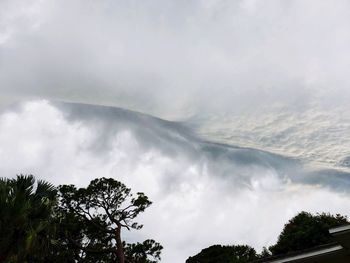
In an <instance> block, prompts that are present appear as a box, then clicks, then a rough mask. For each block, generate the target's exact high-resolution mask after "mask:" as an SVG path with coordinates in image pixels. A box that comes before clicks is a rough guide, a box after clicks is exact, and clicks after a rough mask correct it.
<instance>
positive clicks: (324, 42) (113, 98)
mask: <svg viewBox="0 0 350 263" xmlns="http://www.w3.org/2000/svg"><path fill="white" fill-rule="evenodd" d="M349 5H350V4H349V2H348V1H346V0H339V1H322V2H320V1H318V0H312V1H303V0H295V1H268V2H266V1H262V0H237V1H226V0H209V1H208V0H204V1H163V0H151V1H146V2H145V1H127V2H125V1H114V0H113V1H111V0H104V1H98V2H96V1H86V0H75V1H68V0H63V1H61V0H59V1H58V0H49V1H41V0H31V1H25V2H23V1H18V0H4V1H1V3H0V72H1V73H0V86H1V90H2V94H4V95H5V94H7V95H8V96H13V95H17V96H39V97H50V98H61V99H65V100H72V101H83V102H84V101H85V102H91V103H99V104H109V105H114V106H121V107H126V108H131V109H137V110H139V111H143V112H149V113H153V114H155V115H158V116H171V117H174V118H175V117H182V118H183V117H187V116H191V115H196V114H202V113H203V112H205V113H209V114H217V113H219V114H221V113H222V112H228V113H230V114H232V113H237V112H238V113H241V112H246V111H255V110H257V109H259V110H264V109H265V108H269V107H270V106H271V105H273V106H283V107H286V108H288V109H292V110H293V111H300V110H303V109H308V108H309V107H312V106H313V105H314V104H315V103H316V104H320V105H321V106H322V108H327V107H334V106H339V105H341V106H342V107H345V108H348V103H347V101H348V100H349V95H350V94H349V92H348V90H347V89H348V88H347V87H348V86H349V84H350V83H349V78H348V65H349V62H350V52H349V49H348V47H349V44H350V31H349V30H348V28H349V25H350V16H349V12H348V10H349Z"/></svg>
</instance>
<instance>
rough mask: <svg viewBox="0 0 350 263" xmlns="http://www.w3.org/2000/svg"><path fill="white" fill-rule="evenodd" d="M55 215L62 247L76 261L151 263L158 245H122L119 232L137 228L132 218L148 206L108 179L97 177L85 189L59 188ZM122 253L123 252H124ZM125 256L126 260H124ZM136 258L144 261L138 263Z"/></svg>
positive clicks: (142, 198) (141, 196)
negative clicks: (63, 246) (150, 259)
mask: <svg viewBox="0 0 350 263" xmlns="http://www.w3.org/2000/svg"><path fill="white" fill-rule="evenodd" d="M59 201H60V207H59V213H58V214H59V216H58V217H60V222H61V225H62V228H63V229H64V233H61V239H62V242H63V244H66V245H67V246H70V247H74V249H75V252H74V253H73V256H74V257H75V258H79V261H80V262H118V263H124V262H155V261H146V260H149V259H148V258H149V257H151V258H154V259H155V260H157V259H160V251H161V250H162V246H161V245H160V244H159V243H156V242H155V241H154V240H147V241H145V242H144V243H138V244H133V245H131V244H125V243H124V242H123V241H122V237H121V234H122V229H127V230H131V229H141V228H142V225H140V224H138V223H137V222H135V221H134V220H135V218H136V217H137V216H138V215H139V214H140V213H141V212H143V211H145V209H146V208H147V207H149V206H150V205H151V202H150V201H149V200H148V197H147V196H146V195H144V194H143V193H137V194H136V196H134V195H133V194H131V190H130V189H129V188H127V187H126V186H125V185H124V184H122V183H121V182H118V181H116V180H114V179H112V178H100V179H95V180H93V181H91V182H90V184H89V185H88V187H86V188H79V189H77V188H76V187H75V186H74V185H61V186H59ZM125 250H126V251H125ZM125 255H126V257H125ZM140 258H142V260H144V261H139V260H140Z"/></svg>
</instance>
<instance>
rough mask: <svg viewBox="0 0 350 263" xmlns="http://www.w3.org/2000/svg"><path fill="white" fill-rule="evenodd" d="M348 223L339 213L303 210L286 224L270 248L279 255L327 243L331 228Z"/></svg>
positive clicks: (274, 253) (329, 239)
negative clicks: (316, 212)
mask: <svg viewBox="0 0 350 263" xmlns="http://www.w3.org/2000/svg"><path fill="white" fill-rule="evenodd" d="M348 223H349V222H348V220H347V218H346V217H345V216H342V215H339V214H336V215H335V216H334V215H331V214H329V213H321V214H316V215H312V214H311V213H307V212H301V213H299V214H298V215H296V216H295V217H293V218H292V219H290V220H289V222H288V223H287V224H285V225H284V228H283V230H282V232H281V234H280V235H279V237H278V241H277V243H276V244H275V245H273V246H271V247H270V248H269V249H270V251H271V252H272V254H273V255H279V254H285V253H288V252H292V251H298V250H302V249H307V248H312V247H315V246H318V245H322V244H326V243H328V242H330V241H331V238H332V236H331V235H330V233H329V231H328V230H329V229H330V228H332V227H337V226H341V225H344V224H348Z"/></svg>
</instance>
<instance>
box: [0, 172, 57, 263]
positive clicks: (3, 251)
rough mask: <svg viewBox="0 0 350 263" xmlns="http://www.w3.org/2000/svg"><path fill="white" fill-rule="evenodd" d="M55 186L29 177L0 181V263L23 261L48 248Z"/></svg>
mask: <svg viewBox="0 0 350 263" xmlns="http://www.w3.org/2000/svg"><path fill="white" fill-rule="evenodd" d="M55 204H56V190H55V187H54V186H53V185H51V184H49V183H47V182H45V181H41V180H39V181H37V183H35V179H34V177H33V176H32V175H28V176H24V175H18V176H17V178H16V179H6V178H2V179H0V215H1V216H0V262H26V261H27V260H28V257H29V255H31V256H33V255H40V253H44V252H43V251H45V250H46V249H47V248H48V247H49V246H50V245H51V233H52V231H51V230H52V229H51V226H52V224H51V222H52V211H53V207H54V206H55Z"/></svg>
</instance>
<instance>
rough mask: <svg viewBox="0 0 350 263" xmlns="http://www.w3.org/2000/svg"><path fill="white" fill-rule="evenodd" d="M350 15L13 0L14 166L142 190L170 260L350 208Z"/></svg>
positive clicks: (9, 118)
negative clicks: (303, 215) (301, 217)
mask: <svg viewBox="0 0 350 263" xmlns="http://www.w3.org/2000/svg"><path fill="white" fill-rule="evenodd" d="M349 27H350V2H349V1H346V0H344V1H342V0H335V1H334V0H332V1H325V0H321V1H320V0H310V1H305V0H302V1H277V0H276V1H272V0H271V1H270V0H268V1H263V0H235V1H225V0H206V1H204V0H203V1H194V0H193V1H192V0H189V1H188V0H187V1H185V0H183V1H182V0H180V1H164V0H150V1H136V0H130V1H116V0H113V1H112V0H111V1H108V0H103V1H89V0H80V1H79V0H76V1H75V0H73V1H71V0H69V1H68V0H66V1H65V0H60V1H58V0H45V1H44V0H43V1H40V0H28V1H19V0H0V91H1V92H0V108H1V115H0V156H1V159H2V160H5V161H3V162H2V166H1V167H0V171H1V174H2V175H4V176H13V175H15V174H16V173H33V174H35V175H37V176H38V177H41V178H45V179H47V180H50V181H52V182H54V183H76V184H79V185H83V184H86V183H87V182H88V181H89V180H90V179H92V178H94V177H96V176H112V177H114V178H117V179H120V180H122V181H124V182H125V183H127V184H128V185H129V186H130V187H132V188H133V189H135V190H137V191H144V192H145V193H146V194H147V195H149V196H150V197H151V199H152V200H153V201H154V204H153V205H152V208H150V210H149V212H147V213H146V214H145V215H144V216H143V218H142V220H144V221H145V222H144V223H145V229H144V230H143V231H142V232H141V233H140V234H138V235H130V236H129V235H128V238H130V239H135V238H146V237H151V238H155V239H158V240H159V241H160V242H161V243H162V244H163V245H164V246H165V251H164V262H170V263H175V262H183V261H184V260H185V259H186V258H187V257H188V256H190V255H193V254H194V253H196V252H198V251H199V250H200V249H201V248H204V247H205V246H209V245H211V244H216V243H221V244H234V243H247V244H250V245H252V246H255V247H256V248H257V249H260V248H261V247H262V246H266V245H270V244H272V243H273V242H275V240H276V238H277V234H278V233H279V231H280V230H281V228H282V226H283V224H284V223H285V222H286V221H287V220H288V219H289V218H290V217H291V216H293V215H295V214H296V213H297V212H298V211H301V210H303V209H304V210H308V211H313V212H316V211H330V212H334V213H336V212H337V213H342V214H347V215H350V208H348V205H347V204H348V203H349V201H350V200H349V183H350V180H349V179H348V178H349V172H350V150H349V149H350V140H349V139H348V134H349V132H350V107H349V103H348V101H349V99H350V91H349V84H350V80H349V78H348V76H349V66H350V49H349V46H350V30H349ZM57 100H60V101H67V102H83V103H89V104H98V105H108V106H114V107H119V108H124V109H129V110H136V111H138V112H141V113H146V114H151V115H153V116H155V117H159V118H162V119H164V120H167V121H163V120H162V119H155V118H152V117H150V116H147V115H140V114H136V113H133V112H129V111H124V110H122V109H114V110H113V109H112V108H104V107H102V108H101V107H95V106H86V105H80V104H67V103H58V102H57ZM18 101H21V102H20V103H18ZM13 103H15V104H14V105H13ZM178 121H181V123H180V122H178ZM216 142H220V143H222V145H219V144H215V143H216ZM240 147H243V148H240ZM244 147H249V149H246V148H244ZM208 211H210V212H208ZM174 218H176V219H175V220H174Z"/></svg>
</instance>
